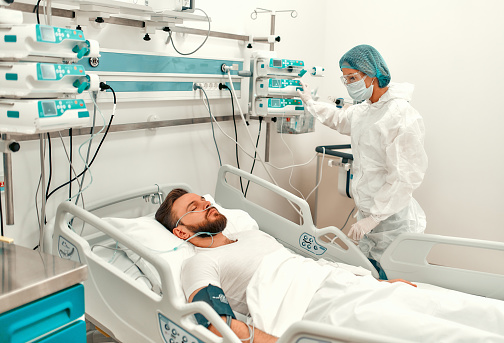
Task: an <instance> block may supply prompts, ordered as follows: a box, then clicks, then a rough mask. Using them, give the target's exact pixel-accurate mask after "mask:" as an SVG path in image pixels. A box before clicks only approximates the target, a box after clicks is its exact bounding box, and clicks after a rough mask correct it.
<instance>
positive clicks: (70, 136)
mask: <svg viewBox="0 0 504 343" xmlns="http://www.w3.org/2000/svg"><path fill="white" fill-rule="evenodd" d="M68 137H69V138H70V157H69V162H70V170H69V174H68V175H69V176H68V180H71V179H72V162H73V157H72V153H73V144H72V143H73V130H72V128H70V129H69V130H68ZM68 199H72V183H71V182H70V184H69V185H68Z"/></svg>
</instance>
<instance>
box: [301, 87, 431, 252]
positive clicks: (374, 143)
mask: <svg viewBox="0 0 504 343" xmlns="http://www.w3.org/2000/svg"><path fill="white" fill-rule="evenodd" d="M413 89H414V86H413V85H412V84H408V83H401V84H399V83H390V85H389V89H388V90H387V92H386V93H385V94H383V95H382V96H381V98H380V100H379V101H377V102H375V103H371V102H370V101H369V100H366V101H364V102H362V103H360V104H358V105H353V106H350V107H349V108H347V109H340V108H337V107H335V106H334V104H328V103H323V102H315V101H314V100H309V101H308V102H307V103H306V105H307V109H308V111H309V112H310V113H311V114H312V115H314V116H315V117H316V118H317V119H318V120H320V121H321V122H322V123H323V124H324V125H326V126H329V127H330V128H333V129H335V130H337V131H339V132H340V133H341V134H344V135H350V136H351V145H352V153H353V156H354V162H353V180H352V192H353V198H354V200H355V204H356V206H357V208H358V209H359V212H358V215H357V219H358V220H360V219H362V218H366V217H369V216H370V215H373V216H374V218H376V219H378V220H380V223H379V224H378V226H376V227H375V228H374V229H373V230H372V231H371V232H369V233H368V234H366V235H365V236H364V238H363V239H361V240H360V241H359V248H360V249H361V251H362V252H363V253H364V254H365V255H366V256H367V257H368V258H371V259H374V260H376V261H379V260H380V258H381V256H382V254H383V252H384V251H385V249H386V248H387V247H388V246H389V244H390V243H391V242H392V241H393V240H394V239H395V238H396V237H397V236H398V235H399V234H401V233H404V232H418V233H422V232H423V231H424V230H425V226H426V219H425V213H424V211H423V210H422V208H421V207H420V205H419V204H418V203H417V201H416V200H415V199H414V198H413V191H414V190H415V189H416V188H418V186H420V184H421V183H422V180H423V177H424V174H425V171H426V169H427V155H426V153H425V150H424V146H423V145H424V135H425V130H424V124H423V120H422V117H421V116H420V114H419V113H418V112H417V111H416V110H415V109H414V108H413V107H412V106H411V105H410V104H409V101H410V100H411V96H412V93H413Z"/></svg>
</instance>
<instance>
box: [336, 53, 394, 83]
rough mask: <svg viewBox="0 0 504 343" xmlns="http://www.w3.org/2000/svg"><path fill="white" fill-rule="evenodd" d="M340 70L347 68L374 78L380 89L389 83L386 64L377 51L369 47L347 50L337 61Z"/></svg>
mask: <svg viewBox="0 0 504 343" xmlns="http://www.w3.org/2000/svg"><path fill="white" fill-rule="evenodd" d="M339 66H340V69H343V68H349V69H355V70H359V71H361V72H363V73H364V74H366V75H368V76H371V77H376V78H377V79H378V85H379V86H380V88H383V87H386V86H387V85H388V84H389V83H390V72H389V69H388V67H387V63H385V60H384V59H383V57H382V56H381V55H380V53H379V52H378V50H376V49H375V48H373V47H372V46H371V45H357V46H356V47H354V48H352V49H350V50H348V52H347V53H346V54H344V55H343V57H341V59H340V61H339Z"/></svg>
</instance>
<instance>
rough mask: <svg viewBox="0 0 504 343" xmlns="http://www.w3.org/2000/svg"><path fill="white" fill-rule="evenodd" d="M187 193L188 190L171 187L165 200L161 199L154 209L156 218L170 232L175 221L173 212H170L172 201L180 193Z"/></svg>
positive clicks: (180, 194)
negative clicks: (157, 206) (161, 201)
mask: <svg viewBox="0 0 504 343" xmlns="http://www.w3.org/2000/svg"><path fill="white" fill-rule="evenodd" d="M187 193H188V192H187V191H186V190H185V189H182V188H175V189H173V190H172V191H171V192H170V193H168V195H167V196H166V199H165V201H163V203H162V204H161V206H159V208H158V210H157V211H156V220H157V221H158V222H160V223H161V224H163V226H164V227H165V228H167V229H168V230H169V231H170V232H172V233H173V229H174V228H175V224H176V223H177V218H176V217H175V214H174V213H172V208H173V203H174V202H175V201H176V200H177V199H178V198H180V197H181V196H182V195H184V194H187Z"/></svg>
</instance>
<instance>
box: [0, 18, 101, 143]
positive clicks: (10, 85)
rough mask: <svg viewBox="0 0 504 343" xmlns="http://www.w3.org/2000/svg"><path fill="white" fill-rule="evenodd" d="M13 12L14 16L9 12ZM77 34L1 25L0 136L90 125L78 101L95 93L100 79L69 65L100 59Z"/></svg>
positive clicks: (94, 44) (92, 45)
mask: <svg viewBox="0 0 504 343" xmlns="http://www.w3.org/2000/svg"><path fill="white" fill-rule="evenodd" d="M14 12H15V11H14ZM99 56H100V55H99V45H98V42H96V41H92V40H86V38H85V37H84V33H83V32H82V31H81V30H75V29H68V28H63V27H56V26H50V25H39V24H23V23H18V22H13V21H11V23H4V24H2V25H0V132H2V133H17V134H34V133H44V132H49V131H55V130H62V129H67V128H71V127H82V126H88V125H90V123H91V120H90V119H91V118H90V116H89V112H88V111H87V109H86V104H85V103H84V101H83V100H82V99H77V98H76V97H77V95H79V94H81V93H82V92H84V91H96V90H98V89H99V83H100V82H99V77H98V76H97V75H96V74H88V73H86V71H85V70H84V67H83V66H82V65H79V64H72V63H73V62H77V61H79V60H80V59H82V58H84V57H99Z"/></svg>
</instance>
